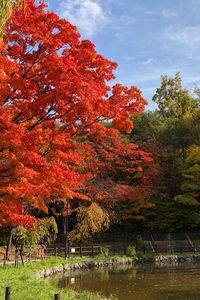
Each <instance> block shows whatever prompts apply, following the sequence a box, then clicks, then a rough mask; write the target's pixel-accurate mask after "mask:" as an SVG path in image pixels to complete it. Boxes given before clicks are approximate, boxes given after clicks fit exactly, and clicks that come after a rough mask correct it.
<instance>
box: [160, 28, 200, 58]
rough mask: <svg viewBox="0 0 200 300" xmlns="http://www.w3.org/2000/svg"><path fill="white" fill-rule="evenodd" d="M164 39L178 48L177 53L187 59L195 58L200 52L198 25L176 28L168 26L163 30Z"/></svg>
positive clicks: (199, 29)
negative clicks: (182, 54)
mask: <svg viewBox="0 0 200 300" xmlns="http://www.w3.org/2000/svg"><path fill="white" fill-rule="evenodd" d="M164 38H165V39H166V40H167V41H170V42H173V43H175V44H177V45H178V46H179V51H181V52H184V54H185V55H186V56H187V57H189V58H197V57H198V56H199V51H200V25H197V26H186V27H184V28H176V27H174V26H170V27H168V28H167V29H166V30H165V33H164Z"/></svg>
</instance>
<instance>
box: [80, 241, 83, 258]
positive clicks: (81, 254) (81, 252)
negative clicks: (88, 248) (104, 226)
mask: <svg viewBox="0 0 200 300" xmlns="http://www.w3.org/2000/svg"><path fill="white" fill-rule="evenodd" d="M80 257H81V258H82V257H83V249H82V242H80Z"/></svg>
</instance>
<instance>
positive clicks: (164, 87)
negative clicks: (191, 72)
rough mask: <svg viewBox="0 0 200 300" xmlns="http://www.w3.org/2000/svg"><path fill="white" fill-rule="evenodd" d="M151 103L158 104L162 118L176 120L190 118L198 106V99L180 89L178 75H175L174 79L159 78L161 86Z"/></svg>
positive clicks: (180, 80)
mask: <svg viewBox="0 0 200 300" xmlns="http://www.w3.org/2000/svg"><path fill="white" fill-rule="evenodd" d="M153 101H154V102H156V103H157V104H158V108H159V112H160V113H161V114H162V115H163V116H164V117H168V118H175V119H178V120H180V119H183V118H184V117H185V116H190V115H191V114H192V113H193V111H194V109H196V108H198V106H199V99H198V98H194V97H192V96H191V95H190V94H189V91H188V90H187V89H184V88H183V87H182V79H181V75H180V73H176V74H175V77H174V78H171V77H168V76H167V75H162V76H161V86H160V87H159V88H157V90H156V93H155V95H154V96H153Z"/></svg>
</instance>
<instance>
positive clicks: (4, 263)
mask: <svg viewBox="0 0 200 300" xmlns="http://www.w3.org/2000/svg"><path fill="white" fill-rule="evenodd" d="M3 265H4V267H5V265H6V254H4V256H3Z"/></svg>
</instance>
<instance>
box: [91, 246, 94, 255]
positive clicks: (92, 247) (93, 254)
mask: <svg viewBox="0 0 200 300" xmlns="http://www.w3.org/2000/svg"><path fill="white" fill-rule="evenodd" d="M91 250H92V257H94V245H93V244H92V249H91Z"/></svg>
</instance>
